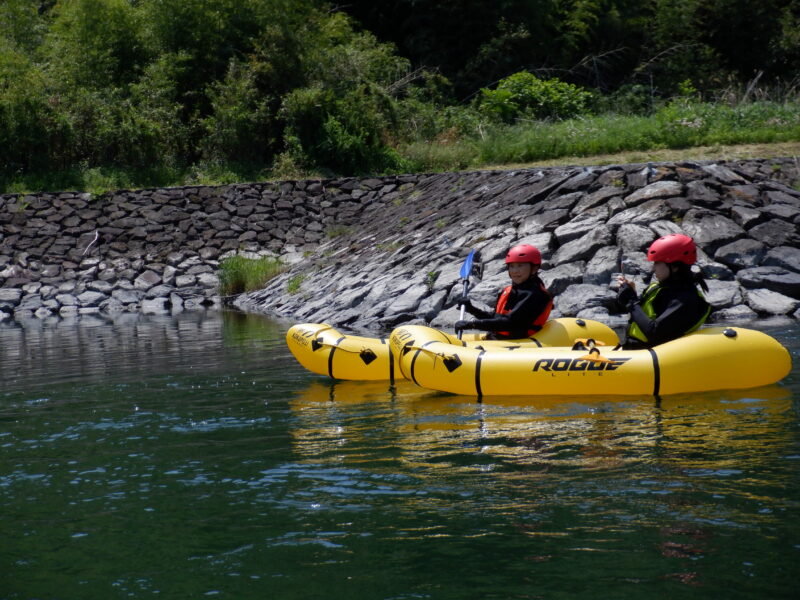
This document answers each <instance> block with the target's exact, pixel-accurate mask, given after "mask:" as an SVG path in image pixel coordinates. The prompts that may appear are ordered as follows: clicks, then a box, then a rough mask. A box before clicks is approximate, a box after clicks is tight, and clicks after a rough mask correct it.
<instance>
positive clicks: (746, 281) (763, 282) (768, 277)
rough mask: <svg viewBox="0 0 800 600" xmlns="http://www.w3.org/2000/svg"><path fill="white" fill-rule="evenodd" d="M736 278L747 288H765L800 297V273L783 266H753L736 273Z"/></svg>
mask: <svg viewBox="0 0 800 600" xmlns="http://www.w3.org/2000/svg"><path fill="white" fill-rule="evenodd" d="M736 279H738V280H739V282H740V283H741V284H742V285H743V286H744V287H746V288H749V289H756V288H763V289H767V290H771V291H773V292H777V293H779V294H785V295H787V296H790V297H792V298H800V273H796V272H794V271H789V270H787V269H784V268H782V267H752V268H750V269H742V270H741V271H739V272H738V273H736Z"/></svg>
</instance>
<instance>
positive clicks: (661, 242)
mask: <svg viewBox="0 0 800 600" xmlns="http://www.w3.org/2000/svg"><path fill="white" fill-rule="evenodd" d="M647 260H649V261H650V262H665V263H674V262H682V263H685V264H687V265H693V264H694V263H695V262H697V246H695V244H694V240H693V239H692V238H690V237H689V236H688V235H684V234H682V233H670V234H669V235H665V236H663V237H660V238H658V239H657V240H656V241H655V242H653V243H652V244H650V248H649V249H648V250H647Z"/></svg>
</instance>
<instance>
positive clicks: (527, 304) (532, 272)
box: [456, 244, 553, 339]
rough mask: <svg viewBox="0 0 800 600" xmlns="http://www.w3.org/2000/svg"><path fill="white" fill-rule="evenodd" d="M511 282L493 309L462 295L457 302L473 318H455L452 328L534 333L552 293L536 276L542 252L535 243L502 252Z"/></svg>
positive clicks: (497, 334) (512, 335)
mask: <svg viewBox="0 0 800 600" xmlns="http://www.w3.org/2000/svg"><path fill="white" fill-rule="evenodd" d="M506 266H507V268H508V276H509V277H510V278H511V285H509V286H507V287H506V288H504V289H503V290H502V291H501V292H500V295H499V296H498V298H497V303H496V305H495V308H494V311H487V310H482V309H480V308H478V307H476V306H474V305H473V304H472V303H471V302H470V300H469V298H467V297H466V296H464V297H462V298H460V299H459V302H458V304H459V305H463V306H464V310H466V311H467V312H468V313H469V314H470V315H472V316H473V317H477V318H475V319H467V320H461V321H457V322H456V331H463V330H464V329H479V330H481V331H488V332H490V333H489V335H488V336H487V339H522V338H526V337H530V336H533V335H536V333H537V332H538V331H539V330H540V329H541V328H542V326H543V325H544V324H545V323H546V322H547V317H548V316H549V315H550V311H551V310H552V309H553V296H552V295H551V294H550V292H548V291H547V288H546V287H545V285H544V283H543V282H542V280H541V279H539V268H540V267H541V266H542V254H541V252H539V249H538V248H536V246H531V245H530V244H520V245H518V246H514V247H513V248H511V249H510V250H509V251H508V254H506Z"/></svg>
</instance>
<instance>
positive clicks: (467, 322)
mask: <svg viewBox="0 0 800 600" xmlns="http://www.w3.org/2000/svg"><path fill="white" fill-rule="evenodd" d="M474 324H475V321H473V320H472V319H464V320H461V321H456V331H464V330H465V329H472V326H473V325H474Z"/></svg>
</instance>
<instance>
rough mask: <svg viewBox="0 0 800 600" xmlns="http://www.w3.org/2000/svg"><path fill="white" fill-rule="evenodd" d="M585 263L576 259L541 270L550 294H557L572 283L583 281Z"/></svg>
mask: <svg viewBox="0 0 800 600" xmlns="http://www.w3.org/2000/svg"><path fill="white" fill-rule="evenodd" d="M584 267H585V263H584V262H583V261H578V262H574V263H565V264H563V265H559V266H557V267H555V268H553V269H548V270H547V271H542V273H541V278H542V281H543V282H544V284H545V286H546V287H547V289H548V290H549V291H550V293H551V294H553V295H554V296H557V295H558V294H561V293H562V292H563V291H564V290H566V289H567V288H568V287H569V286H571V285H572V284H573V283H581V282H582V281H583V274H584Z"/></svg>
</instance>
